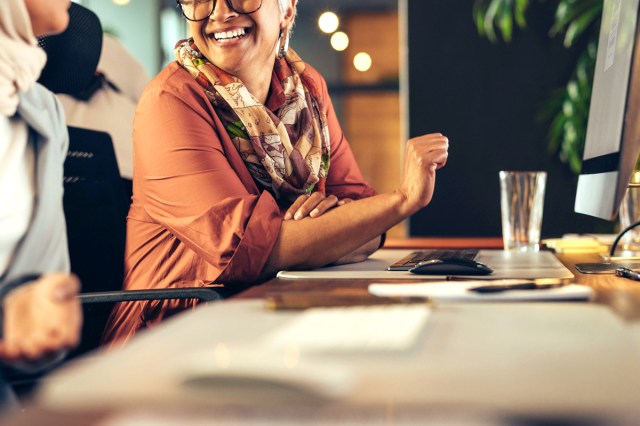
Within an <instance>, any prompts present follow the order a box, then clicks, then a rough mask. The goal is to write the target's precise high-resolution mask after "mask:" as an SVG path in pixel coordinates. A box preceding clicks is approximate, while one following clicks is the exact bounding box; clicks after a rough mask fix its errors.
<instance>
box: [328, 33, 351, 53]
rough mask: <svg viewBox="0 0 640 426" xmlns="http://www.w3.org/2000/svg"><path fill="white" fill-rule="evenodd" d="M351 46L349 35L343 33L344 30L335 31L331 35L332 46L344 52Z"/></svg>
mask: <svg viewBox="0 0 640 426" xmlns="http://www.w3.org/2000/svg"><path fill="white" fill-rule="evenodd" d="M348 46H349V36H348V35H346V34H345V33H343V32H342V31H338V32H335V33H333V35H332V36H331V47H333V48H334V49H335V50H337V51H338V52H342V51H343V50H345V49H346V48H347V47H348Z"/></svg>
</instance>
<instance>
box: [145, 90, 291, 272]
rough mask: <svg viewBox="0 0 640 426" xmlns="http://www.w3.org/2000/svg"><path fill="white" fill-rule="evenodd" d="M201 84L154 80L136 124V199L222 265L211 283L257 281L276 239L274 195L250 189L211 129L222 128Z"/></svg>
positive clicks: (277, 214) (152, 215) (194, 247)
mask: <svg viewBox="0 0 640 426" xmlns="http://www.w3.org/2000/svg"><path fill="white" fill-rule="evenodd" d="M169 89H173V90H169ZM201 90H202V89H200V88H199V87H197V86H195V84H183V85H181V87H179V88H178V87H169V88H167V89H165V88H163V87H162V85H157V86H155V87H150V88H149V89H148V90H147V91H146V92H145V94H144V95H143V98H142V100H141V102H140V105H139V107H138V111H137V114H136V119H135V124H134V141H135V146H134V156H135V165H136V169H135V173H136V178H137V180H138V184H137V185H138V186H137V187H136V189H137V191H136V194H134V197H140V198H142V203H141V204H142V205H143V206H144V211H145V213H146V214H147V215H148V216H149V217H150V218H151V219H153V220H154V221H156V222H157V223H159V224H160V225H162V226H163V227H165V228H166V229H167V230H168V231H169V232H171V233H172V234H173V235H175V236H176V237H177V238H178V239H179V240H180V241H181V242H182V243H184V244H185V245H186V246H187V247H189V248H190V249H191V250H193V251H194V252H195V253H196V254H197V255H198V256H200V257H201V258H202V259H204V260H205V261H206V262H208V263H209V264H211V265H213V266H214V268H217V269H219V271H220V272H219V276H218V279H217V280H216V281H219V282H225V283H230V282H238V281H254V280H256V279H257V278H258V277H259V275H260V272H261V271H262V269H263V267H264V265H265V263H266V261H267V258H268V256H269V254H270V253H271V250H272V248H273V245H274V244H275V242H276V239H277V236H278V232H279V230H280V223H281V220H282V218H281V214H280V211H279V208H278V205H277V203H276V201H275V199H274V198H273V197H272V196H271V194H269V193H268V192H267V191H262V192H260V191H258V189H257V188H247V186H246V185H245V184H243V182H242V180H241V178H240V177H239V176H238V173H237V172H236V170H237V168H236V169H235V170H234V168H233V167H232V165H231V164H230V161H232V160H230V159H229V158H228V156H227V154H226V153H225V148H224V144H223V143H222V142H221V138H222V137H226V135H220V134H218V132H217V131H216V128H218V129H220V128H223V127H222V126H221V125H220V123H219V121H217V116H216V115H215V113H213V110H212V108H211V106H210V104H209V103H208V101H207V100H206V98H205V97H204V94H203V93H202V91H201ZM216 121H217V122H216ZM229 143H230V142H229ZM254 186H255V185H254Z"/></svg>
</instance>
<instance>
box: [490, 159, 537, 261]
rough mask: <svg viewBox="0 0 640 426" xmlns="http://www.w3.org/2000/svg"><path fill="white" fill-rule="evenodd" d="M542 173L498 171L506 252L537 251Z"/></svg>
mask: <svg viewBox="0 0 640 426" xmlns="http://www.w3.org/2000/svg"><path fill="white" fill-rule="evenodd" d="M546 182H547V173H546V172H539V171H536V172H522V171H501V172H500V207H501V210H502V239H503V240H504V249H505V250H509V251H520V252H530V251H538V249H539V244H540V228H541V226H542V211H543V209H544V190H545V186H546Z"/></svg>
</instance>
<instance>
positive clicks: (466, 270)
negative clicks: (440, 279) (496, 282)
mask: <svg viewBox="0 0 640 426" xmlns="http://www.w3.org/2000/svg"><path fill="white" fill-rule="evenodd" d="M409 272H411V273H413V274H420V275H488V274H490V273H492V272H493V269H491V268H489V267H488V266H487V265H485V264H484V263H480V262H476V261H475V260H467V259H457V258H440V259H432V260H425V261H423V262H420V263H418V264H417V265H416V266H414V267H413V268H411V269H409Z"/></svg>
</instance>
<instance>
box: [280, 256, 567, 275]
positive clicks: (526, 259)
mask: <svg viewBox="0 0 640 426" xmlns="http://www.w3.org/2000/svg"><path fill="white" fill-rule="evenodd" d="M414 251H416V250H389V249H383V250H378V251H377V252H375V253H374V254H373V255H371V257H370V258H369V259H367V260H366V261H364V262H360V263H352V264H348V265H339V266H328V267H324V268H318V269H314V270H311V271H280V272H279V273H278V278H283V279H356V278H362V279H376V280H377V279H391V280H397V279H412V280H416V279H420V280H430V279H440V280H441V279H446V278H447V276H446V275H415V274H412V273H410V272H408V271H389V270H388V268H389V266H391V265H392V264H394V263H396V262H397V261H398V260H399V259H402V258H404V257H406V256H409V255H410V254H411V253H412V252H414ZM474 260H476V261H478V262H481V263H484V264H486V265H488V266H490V267H491V268H492V269H493V270H494V272H493V273H491V274H489V275H482V276H479V275H474V276H468V277H469V278H473V279H504V278H522V279H537V278H558V279H562V280H567V281H568V280H571V279H572V278H574V276H573V274H572V273H571V271H569V269H567V268H566V267H565V266H564V265H563V264H562V262H560V261H559V260H558V259H557V258H556V257H555V255H554V254H553V253H551V252H548V251H540V252H537V253H519V252H507V251H503V250H479V251H478V253H477V256H476V257H475V259H474ZM460 277H462V278H465V277H466V276H464V275H461V276H460Z"/></svg>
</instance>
